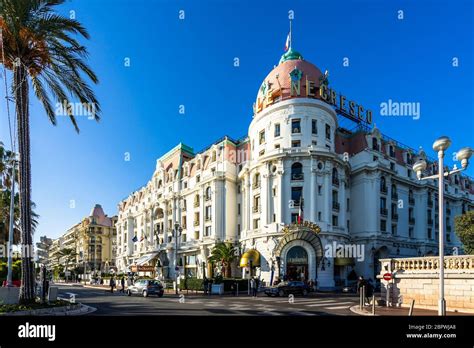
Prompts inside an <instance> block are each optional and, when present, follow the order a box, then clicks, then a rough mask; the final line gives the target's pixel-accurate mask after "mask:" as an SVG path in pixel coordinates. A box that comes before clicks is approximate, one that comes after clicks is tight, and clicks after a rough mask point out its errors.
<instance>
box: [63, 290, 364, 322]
mask: <svg viewBox="0 0 474 348" xmlns="http://www.w3.org/2000/svg"><path fill="white" fill-rule="evenodd" d="M68 293H73V294H74V296H75V298H76V301H77V302H82V303H84V304H86V305H89V306H92V307H95V308H97V311H95V312H94V313H92V314H91V315H241V316H242V315H256V316H276V315H280V316H281V315H287V316H296V315H300V316H314V315H320V316H322V315H355V314H354V313H352V312H351V311H350V310H349V307H351V306H353V305H355V304H357V303H358V297H357V296H356V295H353V294H320V293H313V294H311V295H310V296H307V297H301V296H295V297H294V298H293V300H292V299H291V298H288V297H268V296H266V295H264V294H259V296H258V297H257V298H253V297H251V296H248V295H246V294H245V295H240V296H238V297H234V296H228V295H225V296H217V295H212V296H203V295H202V294H197V295H195V294H189V295H187V294H186V293H184V294H183V295H180V296H177V295H175V294H165V295H164V296H163V297H162V298H158V297H154V296H153V297H152V296H150V297H147V298H144V297H141V296H138V295H134V296H130V297H129V296H127V295H125V294H123V293H120V292H115V293H113V294H111V293H110V292H106V291H105V290H102V289H97V288H84V287H80V286H59V295H60V296H61V297H65V298H68V297H69V296H70V295H69V294H68Z"/></svg>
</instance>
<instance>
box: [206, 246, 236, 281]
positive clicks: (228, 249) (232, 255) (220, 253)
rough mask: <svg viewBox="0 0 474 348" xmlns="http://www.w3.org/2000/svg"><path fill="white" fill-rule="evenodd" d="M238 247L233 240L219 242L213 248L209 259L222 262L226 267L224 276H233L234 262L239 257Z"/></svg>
mask: <svg viewBox="0 0 474 348" xmlns="http://www.w3.org/2000/svg"><path fill="white" fill-rule="evenodd" d="M237 252H238V249H237V248H236V247H235V246H234V244H232V243H231V242H219V243H217V244H216V245H215V246H214V247H213V248H212V250H211V256H209V261H211V262H216V263H219V264H221V265H222V266H223V267H224V277H225V278H230V277H231V276H232V262H234V261H235V260H236V259H237Z"/></svg>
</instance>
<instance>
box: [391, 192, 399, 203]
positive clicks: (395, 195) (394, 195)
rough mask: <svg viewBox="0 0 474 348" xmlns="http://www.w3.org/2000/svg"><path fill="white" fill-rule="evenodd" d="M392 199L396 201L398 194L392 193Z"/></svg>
mask: <svg viewBox="0 0 474 348" xmlns="http://www.w3.org/2000/svg"><path fill="white" fill-rule="evenodd" d="M392 199H393V200H394V201H396V200H397V199H398V193H397V192H392Z"/></svg>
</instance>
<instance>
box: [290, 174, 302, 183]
mask: <svg viewBox="0 0 474 348" xmlns="http://www.w3.org/2000/svg"><path fill="white" fill-rule="evenodd" d="M291 180H293V181H297V180H304V174H303V173H295V174H291Z"/></svg>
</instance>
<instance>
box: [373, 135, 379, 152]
mask: <svg viewBox="0 0 474 348" xmlns="http://www.w3.org/2000/svg"><path fill="white" fill-rule="evenodd" d="M372 150H375V151H379V140H378V139H377V138H376V137H372Z"/></svg>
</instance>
